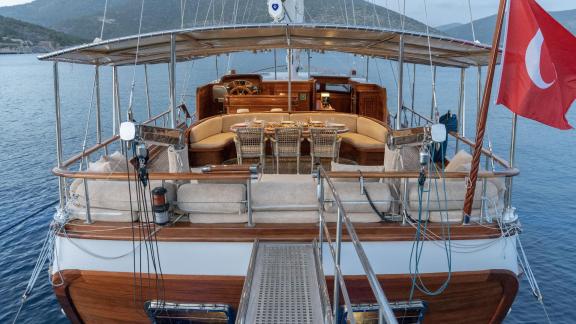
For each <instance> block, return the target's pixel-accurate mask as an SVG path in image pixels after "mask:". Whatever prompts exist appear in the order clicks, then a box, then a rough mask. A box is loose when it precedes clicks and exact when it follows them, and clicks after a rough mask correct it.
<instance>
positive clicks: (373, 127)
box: [356, 116, 388, 143]
mask: <svg viewBox="0 0 576 324" xmlns="http://www.w3.org/2000/svg"><path fill="white" fill-rule="evenodd" d="M357 125H358V126H357V129H356V132H357V133H358V134H362V135H366V136H368V137H371V138H373V139H375V140H377V141H380V142H382V143H385V142H386V138H387V136H388V130H387V129H386V127H384V126H382V125H381V124H379V123H377V122H375V121H373V120H371V119H368V118H366V117H361V116H360V117H358V121H357Z"/></svg>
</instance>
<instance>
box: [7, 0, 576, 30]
mask: <svg viewBox="0 0 576 324" xmlns="http://www.w3.org/2000/svg"><path fill="white" fill-rule="evenodd" d="M0 1H2V0H0ZM367 1H371V0H367ZM375 1H376V4H379V5H381V6H385V7H387V8H389V9H392V10H394V11H398V12H402V10H398V9H399V6H398V4H399V3H400V7H402V6H403V3H404V1H406V15H407V16H409V17H412V18H415V19H417V20H419V21H421V22H423V23H426V22H427V21H426V11H428V22H429V25H431V26H439V25H444V24H450V23H456V22H457V23H469V22H470V14H469V12H470V11H469V10H468V0H375ZM536 1H537V2H538V3H539V4H540V5H541V6H542V7H543V8H544V9H545V10H547V11H561V10H570V9H576V1H574V0H536ZM499 2H500V1H499V0H470V6H471V7H472V16H473V18H474V20H476V19H478V18H483V17H487V16H491V15H495V14H496V13H497V11H498V3H499ZM425 3H426V8H427V10H424V4H425Z"/></svg>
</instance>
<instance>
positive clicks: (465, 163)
mask: <svg viewBox="0 0 576 324" xmlns="http://www.w3.org/2000/svg"><path fill="white" fill-rule="evenodd" d="M471 164H472V155H470V154H468V152H466V151H464V150H460V151H458V153H456V155H454V157H453V158H452V159H451V160H450V163H448V165H447V166H446V168H445V169H444V170H445V171H446V172H462V171H470V166H471Z"/></svg>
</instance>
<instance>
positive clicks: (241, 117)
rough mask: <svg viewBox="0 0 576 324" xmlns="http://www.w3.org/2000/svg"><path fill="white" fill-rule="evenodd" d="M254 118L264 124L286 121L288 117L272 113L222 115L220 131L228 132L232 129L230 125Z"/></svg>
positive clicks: (283, 114) (284, 114) (285, 114)
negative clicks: (264, 122)
mask: <svg viewBox="0 0 576 324" xmlns="http://www.w3.org/2000/svg"><path fill="white" fill-rule="evenodd" d="M254 118H256V119H257V120H263V121H266V122H281V121H282V119H285V120H288V119H289V118H290V117H289V115H288V114H287V113H273V112H265V113H247V114H234V115H223V116H222V127H221V131H222V132H223V133H225V132H229V131H230V127H232V125H234V124H237V123H243V122H245V121H246V120H254Z"/></svg>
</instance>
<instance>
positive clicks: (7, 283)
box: [0, 54, 576, 323]
mask: <svg viewBox="0 0 576 324" xmlns="http://www.w3.org/2000/svg"><path fill="white" fill-rule="evenodd" d="M218 60H219V61H218V66H219V69H220V71H218V73H219V74H222V73H223V71H225V70H227V69H229V68H235V69H236V70H237V71H238V72H239V73H243V72H253V71H257V70H260V69H265V68H268V67H270V66H273V58H272V56H271V55H270V54H257V55H255V54H235V55H233V56H220V57H219V58H218ZM280 61H281V62H283V61H284V60H283V56H282V55H281V54H279V62H280ZM302 62H303V64H302V65H303V66H304V68H306V59H305V56H303V60H302ZM311 64H312V66H313V70H315V71H318V73H322V74H334V73H348V72H349V71H350V69H351V68H355V69H357V70H358V71H359V75H360V76H365V73H366V72H365V60H364V59H363V58H360V57H354V56H351V55H328V54H326V55H319V54H317V55H315V56H313V57H312V59H311ZM215 67H216V64H215V59H214V58H207V59H202V60H198V61H196V62H195V63H180V64H178V66H177V77H178V86H177V89H178V91H177V92H178V98H179V100H184V101H185V102H186V103H187V104H188V105H189V106H191V107H193V106H194V101H195V98H194V95H195V89H196V87H197V86H198V85H201V84H204V83H206V82H209V81H211V80H213V79H216V77H217V75H218V73H217V71H216V68H215ZM52 69H53V65H52V64H51V63H50V62H40V61H38V60H37V59H36V57H35V56H34V55H1V56H0V301H1V302H0V323H7V322H11V321H12V318H13V316H14V312H15V311H16V309H17V308H18V305H19V303H20V297H21V295H22V293H23V292H24V289H25V287H26V284H27V281H28V280H29V277H30V274H31V271H32V269H33V267H34V263H35V261H36V259H37V257H38V253H39V250H40V247H41V244H42V240H43V238H44V236H45V234H46V231H47V230H48V224H49V223H50V221H51V219H52V216H53V214H54V211H55V209H54V204H55V202H56V200H57V196H58V194H57V186H58V185H57V181H56V178H55V177H54V176H52V175H51V173H50V169H51V168H52V167H53V166H54V165H55V164H56V153H55V123H54V120H55V119H54V96H53V78H52ZM59 70H60V87H61V96H62V116H63V117H62V118H63V123H62V127H63V145H64V152H65V156H66V157H69V156H71V155H72V154H74V153H77V152H79V151H80V150H81V146H82V143H83V138H84V134H85V126H86V124H87V122H86V121H87V118H88V112H89V111H92V114H91V116H90V123H89V125H90V127H89V129H88V132H87V134H88V136H87V144H88V145H90V144H93V143H94V141H95V139H94V134H95V130H94V108H92V110H90V106H91V105H90V101H91V99H90V98H91V90H92V84H93V72H94V68H93V67H86V66H80V65H72V64H60V65H59ZM101 71H102V73H101V74H102V75H101V84H102V88H101V89H102V116H103V122H104V134H105V135H107V136H109V135H110V125H111V105H112V100H111V93H112V87H111V82H110V81H111V80H110V68H102V69H101ZM268 71H271V70H268ZM408 74H410V73H407V75H408ZM149 75H150V97H151V103H152V107H153V111H154V112H156V113H157V112H161V111H164V110H165V109H166V108H167V107H168V99H167V95H168V88H167V67H166V65H155V66H150V68H149ZM459 75H460V73H459V70H455V69H439V70H438V78H437V99H438V108H439V111H440V113H441V114H442V113H444V112H446V111H448V110H451V111H452V112H457V108H456V107H457V103H458V86H459ZM133 78H134V80H135V82H134V91H133V96H132V98H133V107H134V111H135V113H136V118H137V119H138V120H143V119H145V117H146V108H145V107H146V99H145V93H144V76H143V73H142V69H140V68H139V69H136V73H134V70H133V68H132V67H122V68H120V86H121V106H122V109H123V112H125V111H126V109H127V107H128V104H129V101H130V100H129V99H130V92H131V88H132V79H133ZM369 79H370V80H371V81H372V82H377V83H380V84H382V85H383V86H385V87H387V89H388V96H389V107H390V108H391V110H392V111H393V110H394V109H393V108H392V107H395V102H396V95H395V94H396V89H397V87H396V84H395V79H396V71H395V64H394V63H390V62H388V61H381V60H371V61H370V69H369ZM409 82H410V78H409V77H407V78H406V85H405V89H409ZM475 83H476V70H474V69H470V70H469V71H468V72H467V81H466V85H467V97H466V103H467V105H466V107H467V109H466V111H467V114H468V116H475V114H476V90H475V89H476V87H475ZM496 84H497V83H496ZM430 85H431V74H430V68H429V67H426V66H422V67H419V68H418V69H417V82H416V96H415V98H416V100H415V106H416V109H417V110H418V111H420V112H422V113H424V114H426V115H428V114H429V113H430V107H431V93H432V90H431V86H430ZM405 102H406V103H407V104H408V105H410V104H411V100H410V96H409V95H408V94H406V95H405ZM568 119H569V120H570V121H572V124H574V125H576V109H573V111H572V112H571V113H570V114H569V116H568ZM510 123H511V114H510V112H509V111H507V110H506V109H505V108H502V107H491V110H490V117H489V127H488V131H487V137H486V138H487V139H489V140H490V142H492V143H493V146H494V150H495V152H496V153H497V154H499V155H501V156H503V157H507V156H508V146H509V139H510ZM466 135H467V136H468V137H471V138H473V137H474V125H473V122H472V121H471V120H467V129H466ZM516 153H517V154H516V165H517V166H518V167H519V168H520V170H521V175H520V176H519V177H517V178H516V179H515V180H514V197H513V201H514V206H516V207H517V209H518V213H519V215H520V218H521V221H522V225H523V230H524V232H523V234H522V236H521V237H522V242H523V244H524V247H525V249H526V254H527V256H528V258H529V260H530V263H531V265H532V268H533V271H534V273H535V275H536V278H537V279H538V282H539V284H540V288H541V289H542V292H543V295H544V304H545V305H546V308H547V310H548V313H549V314H550V318H551V320H552V322H555V323H571V322H572V323H573V322H576V307H574V302H575V301H576V298H575V291H576V273H575V270H574V265H575V264H576V249H575V247H574V246H575V244H574V237H575V235H574V232H575V231H574V229H575V228H576V215H575V210H576V173H575V172H576V170H575V169H576V133H575V132H574V131H558V130H555V129H552V128H549V127H546V126H543V125H540V124H538V123H535V122H533V121H530V120H526V119H523V118H520V119H519V122H518V142H517V152H516ZM451 154H453V152H451ZM18 322H19V323H67V322H68V321H67V320H66V318H65V317H64V316H63V315H62V313H61V311H60V306H59V305H58V303H57V301H56V298H55V297H54V295H53V293H52V289H51V287H50V283H49V279H48V269H47V267H46V266H45V270H44V271H43V272H42V273H41V275H40V277H39V279H38V281H37V283H36V286H35V289H34V290H33V292H32V295H31V296H30V298H29V299H28V300H27V302H26V304H25V306H24V308H23V310H22V314H21V315H20V318H19V320H18ZM462 322H463V323H465V322H466V319H465V318H463V319H462ZM544 322H546V317H545V316H544V313H543V309H542V307H541V306H540V305H539V304H538V302H537V301H536V300H535V298H534V297H533V296H532V295H531V292H530V290H529V285H528V283H527V281H526V280H525V278H524V277H523V279H522V281H521V285H520V291H519V293H518V296H517V297H516V301H515V303H514V305H513V306H512V310H511V312H510V314H509V315H508V317H507V319H506V323H544Z"/></svg>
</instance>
